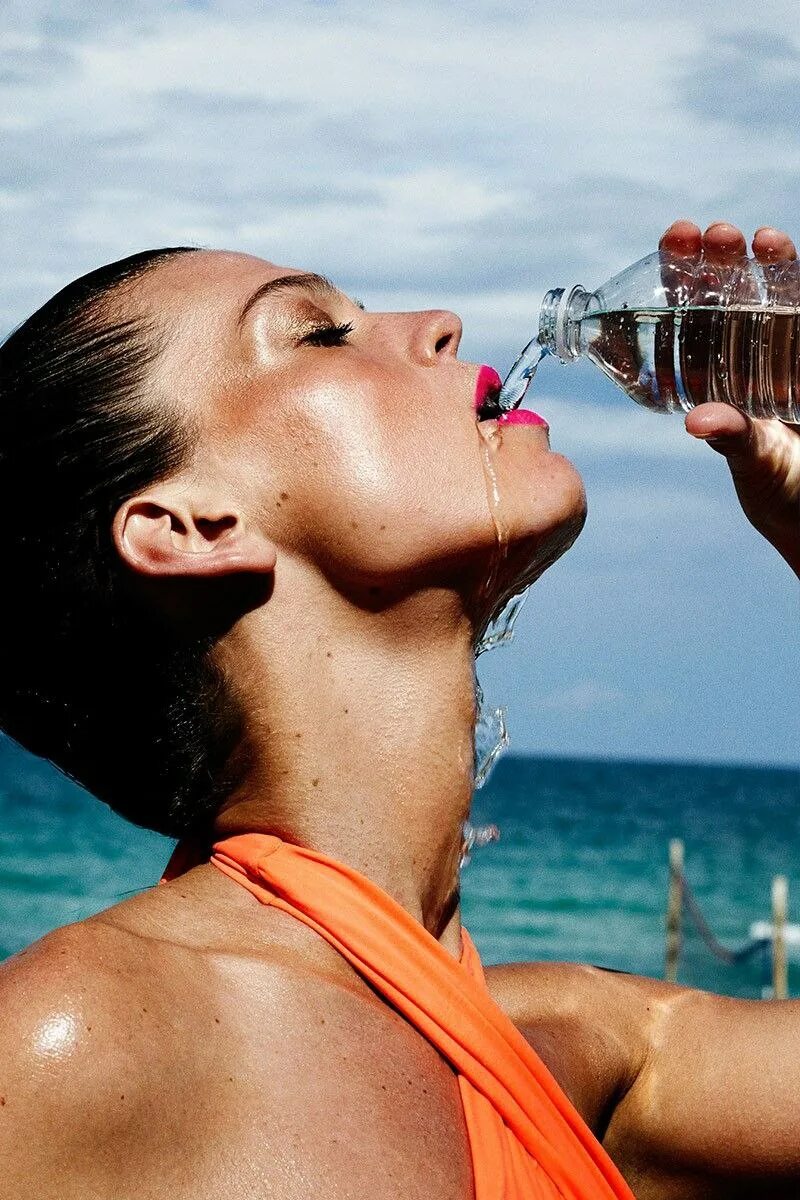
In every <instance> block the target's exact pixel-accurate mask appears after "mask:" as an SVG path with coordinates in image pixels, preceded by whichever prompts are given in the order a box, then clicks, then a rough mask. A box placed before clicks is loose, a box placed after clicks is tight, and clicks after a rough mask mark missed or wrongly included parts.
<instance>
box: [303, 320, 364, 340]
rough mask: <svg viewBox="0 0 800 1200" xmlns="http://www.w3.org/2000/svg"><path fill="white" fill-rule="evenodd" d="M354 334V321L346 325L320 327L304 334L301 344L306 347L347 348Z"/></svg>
mask: <svg viewBox="0 0 800 1200" xmlns="http://www.w3.org/2000/svg"><path fill="white" fill-rule="evenodd" d="M352 332H353V322H352V321H348V322H347V323H346V324H345V325H319V326H318V327H317V328H316V329H312V330H311V332H310V333H306V334H304V335H303V337H301V339H300V342H301V344H302V345H305V346H345V345H347V339H348V336H349V335H350V334H351V333H352Z"/></svg>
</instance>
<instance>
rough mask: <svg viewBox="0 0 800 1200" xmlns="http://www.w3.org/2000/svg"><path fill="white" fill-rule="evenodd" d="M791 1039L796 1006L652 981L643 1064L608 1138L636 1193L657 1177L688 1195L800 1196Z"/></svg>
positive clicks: (799, 1111) (795, 1032) (798, 1023)
mask: <svg viewBox="0 0 800 1200" xmlns="http://www.w3.org/2000/svg"><path fill="white" fill-rule="evenodd" d="M798 1039H800V1002H787V1001H776V1002H768V1001H757V1000H755V1001H746V1000H733V999H728V998H726V997H721V996H715V995H712V994H711V993H708V992H698V991H693V990H690V989H683V988H670V987H668V986H667V985H662V984H654V985H653V991H652V996H651V1002H650V1028H649V1033H648V1043H649V1044H648V1052H647V1056H646V1060H645V1062H644V1064H643V1065H642V1068H641V1070H640V1071H639V1072H638V1074H637V1077H636V1080H635V1082H634V1083H633V1085H632V1086H631V1088H630V1089H629V1090H628V1092H627V1094H626V1095H625V1097H624V1098H623V1099H622V1100H621V1102H620V1104H619V1105H618V1106H617V1107H616V1109H615V1111H614V1114H613V1116H612V1118H611V1121H610V1124H609V1128H608V1132H607V1137H606V1144H607V1148H608V1149H609V1151H610V1153H611V1154H612V1156H613V1157H615V1159H616V1160H617V1162H618V1163H619V1165H620V1167H621V1168H622V1169H623V1170H625V1169H626V1168H627V1174H628V1176H629V1178H630V1179H631V1181H632V1182H634V1190H635V1187H636V1182H635V1181H636V1180H639V1179H641V1180H646V1179H648V1178H649V1179H650V1180H651V1181H652V1180H653V1179H655V1178H656V1177H658V1176H661V1177H665V1178H666V1177H672V1178H673V1179H675V1178H676V1177H680V1178H683V1179H684V1180H685V1181H686V1192H685V1194H686V1195H687V1196H694V1195H703V1196H708V1197H712V1196H716V1195H720V1196H722V1195H724V1196H734V1195H736V1196H739V1195H741V1196H746V1195H753V1196H755V1195H761V1194H763V1193H762V1192H759V1191H758V1187H759V1186H760V1185H763V1184H764V1183H766V1182H767V1181H770V1183H771V1185H772V1186H771V1188H770V1192H769V1195H770V1196H773V1195H775V1196H778V1195H790V1194H792V1195H794V1194H800V1138H798V1133H797V1131H798V1128H800V1088H798V1086H797V1080H796V1070H795V1064H796V1046H797V1044H798ZM689 1181H694V1182H693V1183H692V1185H691V1186H690V1183H689ZM703 1181H705V1182H703ZM748 1181H749V1183H748ZM792 1181H793V1182H792ZM779 1186H782V1187H786V1186H788V1187H789V1190H788V1191H779V1190H776V1189H777V1188H778V1187H779ZM792 1187H793V1188H794V1189H795V1191H794V1192H793V1191H792V1190H791V1189H792ZM696 1189H699V1190H696ZM751 1189H752V1190H751ZM641 1190H642V1194H645V1192H644V1188H642V1189H641ZM647 1194H652V1195H658V1194H660V1192H659V1191H658V1190H657V1189H652V1188H651V1189H650V1190H649V1191H648V1192H647ZM664 1194H671V1193H668V1192H665V1193H664Z"/></svg>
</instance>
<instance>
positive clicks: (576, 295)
mask: <svg viewBox="0 0 800 1200" xmlns="http://www.w3.org/2000/svg"><path fill="white" fill-rule="evenodd" d="M589 296H590V293H589V292H587V291H586V289H585V288H583V287H581V286H580V284H578V285H577V286H576V287H574V288H572V289H571V290H570V291H569V292H567V291H566V289H565V288H553V289H552V291H549V292H548V293H547V295H546V296H545V298H544V300H543V301H542V307H541V309H540V310H539V345H540V346H541V347H542V349H543V350H545V351H546V352H547V353H548V354H556V355H558V357H559V358H560V359H561V361H562V362H565V363H566V362H574V361H575V359H576V358H578V357H579V355H580V352H581V345H580V340H581V318H582V317H583V314H584V313H585V312H586V307H587V305H588V303H589Z"/></svg>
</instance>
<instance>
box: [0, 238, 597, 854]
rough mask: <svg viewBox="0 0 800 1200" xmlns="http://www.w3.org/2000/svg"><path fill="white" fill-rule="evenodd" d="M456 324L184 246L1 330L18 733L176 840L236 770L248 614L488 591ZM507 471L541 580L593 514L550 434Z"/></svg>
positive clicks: (508, 447) (523, 540) (469, 369)
mask: <svg viewBox="0 0 800 1200" xmlns="http://www.w3.org/2000/svg"><path fill="white" fill-rule="evenodd" d="M459 337H460V324H459V322H458V319H457V318H456V317H454V316H453V315H452V314H450V313H445V312H424V313H367V312H364V311H363V310H362V309H361V307H360V306H359V305H358V304H357V303H355V302H353V301H352V300H350V299H348V298H347V297H346V296H344V295H343V294H341V293H340V292H338V291H336V290H335V289H333V288H332V287H330V285H327V284H326V283H325V281H323V280H320V279H319V278H318V277H314V276H308V275H306V274H304V273H300V272H296V271H293V270H287V269H282V268H279V267H275V266H273V265H272V264H269V263H266V262H264V261H263V260H260V259H256V258H252V257H249V256H246V255H239V254H227V253H218V252H206V251H188V250H185V249H176V250H163V251H153V252H149V253H146V254H143V255H137V256H134V257H133V258H131V259H127V260H124V261H123V262H121V263H117V264H112V265H111V266H109V267H106V268H102V269H101V270H100V271H98V272H94V273H93V274H91V275H89V276H86V277H84V278H83V279H82V280H78V281H76V282H75V283H73V284H71V285H70V286H69V287H68V288H66V289H64V291H63V292H61V293H59V295H58V296H56V297H54V299H53V300H51V301H50V302H49V303H48V304H47V305H45V306H44V308H42V309H41V310H39V312H38V313H36V314H34V316H33V317H31V318H30V319H29V321H27V322H26V323H25V324H24V325H23V326H21V327H20V329H18V330H17V331H16V332H15V333H14V334H12V335H11V337H10V338H9V339H8V340H7V342H6V343H5V345H4V346H3V347H2V349H0V391H2V396H3V401H4V420H3V429H2V433H0V496H2V497H3V499H4V501H5V509H4V511H5V512H6V513H13V521H12V522H11V527H8V528H7V529H6V539H5V541H6V556H5V557H6V570H7V579H8V580H9V581H13V582H12V584H11V585H10V586H9V587H8V588H7V598H6V613H5V614H4V616H5V619H4V622H3V625H4V629H5V630H6V637H7V640H6V645H5V646H4V647H3V649H2V657H1V659H0V677H2V679H3V685H2V688H0V723H2V725H3V727H4V728H6V729H7V730H8V732H10V733H11V734H12V736H14V737H16V738H18V740H19V741H21V742H22V743H23V744H24V745H26V746H28V747H29V748H31V749H33V750H34V751H35V752H37V753H40V754H43V755H45V756H46V757H49V758H51V759H52V760H53V761H54V762H56V763H57V764H58V765H59V766H61V767H62V768H63V769H65V770H66V771H67V772H69V773H70V774H72V775H74V776H75V777H77V778H78V779H79V780H80V781H81V782H83V783H85V784H86V785H87V786H88V787H89V788H91V789H92V790H93V791H94V792H96V793H97V794H98V795H99V796H100V797H101V798H102V799H104V800H106V801H107V802H108V803H110V804H111V805H112V806H113V807H115V808H117V809H118V810H119V811H121V812H122V813H123V814H125V815H127V816H128V817H130V818H131V819H133V820H135V821H138V822H140V823H142V824H146V825H149V826H151V827H153V828H156V829H160V830H162V831H163V832H167V833H171V834H174V835H181V834H184V833H186V832H188V831H190V829H191V828H192V827H193V826H198V825H201V824H202V823H203V822H205V821H206V820H207V819H208V818H209V817H210V815H211V814H212V813H213V811H214V809H215V807H216V806H217V805H218V804H219V801H220V799H221V797H223V796H224V795H225V792H226V789H227V788H229V787H230V786H231V784H232V780H233V766H232V763H233V761H234V759H235V758H236V755H235V754H234V751H235V749H236V744H237V734H238V728H239V716H240V714H239V712H238V710H237V705H236V704H235V703H234V700H233V697H234V695H235V694H236V688H235V687H232V688H229V687H225V686H223V677H222V672H221V671H220V669H219V667H218V666H216V665H215V661H216V660H215V655H214V646H215V644H216V643H217V642H218V641H219V639H220V638H221V637H223V638H224V635H225V633H226V632H227V630H228V629H230V628H231V626H232V625H233V624H235V623H236V621H237V619H238V618H239V617H241V616H243V615H244V614H245V613H248V612H249V613H253V612H255V611H258V612H260V613H262V614H269V613H270V611H271V610H272V611H274V612H275V613H276V614H279V615H280V614H283V619H285V614H286V613H288V612H289V611H290V610H291V606H292V604H294V606H295V615H297V609H298V608H300V612H301V615H300V617H299V618H298V619H308V620H311V621H314V620H317V619H324V616H321V615H320V614H321V610H322V608H324V605H325V603H327V597H328V596H330V597H333V598H335V602H336V604H337V605H338V609H337V612H338V614H339V618H340V617H341V613H342V611H343V610H344V609H345V608H347V607H348V606H350V607H354V608H358V607H359V606H363V605H365V606H368V607H369V608H371V609H372V610H373V611H377V610H380V609H381V608H382V607H386V608H387V609H388V607H389V606H390V605H392V604H394V603H395V601H396V600H397V599H398V598H401V597H403V596H407V595H408V594H410V593H413V592H414V591H415V590H421V589H428V590H430V589H431V588H439V589H442V590H445V589H449V590H450V591H451V593H452V594H453V595H457V596H458V597H459V599H460V601H461V602H462V603H463V604H464V607H465V609H466V610H468V609H469V606H470V603H471V600H472V599H474V597H475V596H476V595H477V594H478V592H479V584H480V580H481V578H482V576H483V575H485V571H486V564H487V561H488V559H489V557H490V555H491V552H492V548H493V543H494V538H495V532H494V526H493V523H492V519H491V515H490V512H489V507H488V504H487V491H486V486H487V483H486V478H485V476H484V472H483V469H482V465H481V452H480V446H481V439H480V435H479V434H478V431H477V426H476V420H475V413H474V409H473V398H474V389H475V378H476V367H475V366H471V365H469V364H465V363H462V362H460V361H459V360H458V359H457V358H456V350H457V347H458V341H459ZM494 469H495V470H496V473H497V476H498V484H499V486H500V488H501V491H502V492H503V500H504V514H505V519H506V521H507V523H508V525H509V532H510V536H511V542H512V547H513V552H512V556H511V562H512V566H511V568H509V569H510V570H511V571H512V572H514V573H516V575H517V576H523V575H527V576H530V575H531V574H535V573H536V564H537V563H539V564H540V565H545V564H546V562H548V561H551V560H552V558H553V557H554V556H555V554H556V553H557V552H558V550H560V549H563V548H565V546H566V545H568V544H569V541H570V540H571V538H572V537H574V535H575V531H576V529H577V528H579V526H580V521H581V520H582V514H583V498H582V490H581V488H580V484H579V481H578V480H577V477H576V476H575V474H574V471H572V469H571V468H570V467H569V466H568V464H566V463H565V461H564V460H563V459H560V457H559V456H557V455H551V454H550V453H549V449H548V446H547V441H546V435H545V433H544V432H543V431H542V430H541V429H534V428H531V427H519V428H515V429H513V430H509V431H508V432H507V433H506V434H505V435H504V444H503V447H502V451H501V453H500V454H498V455H496V456H495V463H494ZM532 564H533V566H532ZM509 584H510V580H509V578H508V577H506V579H505V580H504V581H502V586H504V587H505V588H506V590H507V589H508V587H509ZM273 586H274V592H275V594H274V597H273V595H272V589H273ZM499 586H500V585H499ZM303 605H305V606H306V607H305V608H302V606H303ZM309 607H311V609H312V611H309ZM331 611H332V610H331ZM475 615H476V619H478V614H477V610H476V614H475ZM265 619H266V620H269V617H268V616H267V617H265ZM337 619H338V618H337ZM229 661H230V660H227V662H228V663H229ZM231 682H233V683H234V684H235V682H236V681H235V680H233V681H231ZM239 765H240V766H241V764H239Z"/></svg>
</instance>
